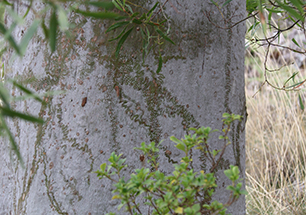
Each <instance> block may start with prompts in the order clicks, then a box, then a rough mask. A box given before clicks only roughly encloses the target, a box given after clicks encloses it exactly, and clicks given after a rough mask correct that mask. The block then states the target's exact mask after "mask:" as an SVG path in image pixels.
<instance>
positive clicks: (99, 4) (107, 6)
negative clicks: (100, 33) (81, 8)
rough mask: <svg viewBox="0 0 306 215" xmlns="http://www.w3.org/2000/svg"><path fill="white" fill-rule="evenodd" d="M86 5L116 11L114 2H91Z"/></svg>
mask: <svg viewBox="0 0 306 215" xmlns="http://www.w3.org/2000/svg"><path fill="white" fill-rule="evenodd" d="M86 4H89V5H92V6H95V7H102V8H104V9H106V10H112V9H114V4H113V3H112V2H98V1H91V2H86Z"/></svg>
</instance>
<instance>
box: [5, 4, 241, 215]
mask: <svg viewBox="0 0 306 215" xmlns="http://www.w3.org/2000/svg"><path fill="white" fill-rule="evenodd" d="M205 11H206V12H210V15H211V18H212V19H211V21H208V19H207V18H206V17H205V15H204V12H205ZM165 13H166V14H167V15H168V16H169V17H170V22H171V32H172V34H171V37H172V39H173V40H174V41H175V43H176V45H170V44H167V43H166V44H164V47H163V62H164V64H163V68H162V70H161V72H160V73H159V74H156V72H155V71H156V69H157V62H158V60H157V59H158V54H156V55H155V54H154V52H153V53H152V54H151V55H150V56H148V57H147V59H146V62H145V64H142V57H141V56H142V53H141V52H140V50H141V46H140V45H141V42H140V40H139V39H140V35H138V34H139V33H137V32H136V31H135V32H133V33H132V34H131V36H130V37H129V38H128V39H127V42H126V44H125V45H124V48H123V50H122V51H121V52H120V57H119V58H118V59H116V58H115V57H114V51H115V46H116V44H115V43H109V42H107V40H108V39H109V37H110V36H111V35H106V34H105V33H104V32H105V30H106V29H107V27H108V26H109V24H110V23H111V22H106V21H101V20H93V19H85V18H83V17H80V16H78V15H75V14H71V17H70V19H71V21H73V22H75V24H76V28H75V29H74V31H73V32H72V34H73V35H74V37H73V38H66V37H64V36H62V37H59V38H58V39H59V44H58V48H57V51H56V53H54V54H52V55H51V54H50V52H49V51H48V44H46V42H44V41H43V39H42V37H41V36H40V35H37V36H36V37H35V39H33V40H32V41H31V42H30V46H29V49H28V51H27V53H26V56H25V57H24V58H23V59H16V60H14V61H13V62H10V61H9V60H8V59H9V56H7V60H6V75H7V76H8V77H15V78H16V79H17V80H19V81H21V82H23V83H24V84H27V86H28V87H31V88H32V89H33V90H35V91H36V92H38V93H41V92H46V91H49V90H51V91H55V90H65V91H66V93H65V94H61V95H57V96H53V97H51V96H50V97H46V98H45V101H46V102H47V104H46V105H41V104H39V103H37V102H35V101H25V102H24V101H23V102H16V103H14V104H13V105H14V107H15V108H16V109H17V110H20V111H26V112H29V113H32V114H34V115H37V113H39V116H41V117H43V118H44V119H45V121H46V123H45V124H44V125H33V124H30V123H26V122H23V121H18V120H15V121H12V122H11V128H12V131H13V133H14V135H15V137H16V141H17V142H18V143H19V146H20V151H21V153H22V156H23V158H24V160H25V169H22V168H21V167H20V165H19V164H18V162H17V163H16V160H14V157H13V159H11V158H10V156H9V153H8V147H7V145H8V144H1V148H0V150H1V152H2V153H1V154H2V165H1V166H2V167H1V170H0V174H1V176H2V177H1V180H0V181H1V185H2V189H1V192H0V199H1V201H0V214H28V215H30V214H31V215H35V214H69V215H70V214H105V213H106V212H109V211H113V212H116V211H117V209H116V204H117V203H118V202H117V201H115V200H113V201H111V200H110V199H111V190H112V184H111V183H110V182H109V181H107V180H98V178H97V177H96V174H94V173H92V172H93V171H95V170H97V169H98V167H99V166H100V164H101V163H104V162H107V159H108V158H109V155H110V154H111V152H113V151H116V152H117V153H122V154H123V156H124V157H126V158H127V163H128V164H129V165H130V166H131V169H129V170H128V171H127V174H130V173H132V172H133V170H134V169H135V168H141V167H142V165H143V163H142V162H141V161H140V159H139V156H140V155H141V154H140V153H138V152H137V151H135V150H133V148H134V147H138V146H140V143H141V142H143V141H145V142H147V143H148V142H150V141H155V142H159V141H161V140H163V139H165V141H164V142H163V143H162V144H161V155H160V156H161V158H160V163H161V168H162V170H163V171H165V172H169V171H171V169H170V167H171V165H172V164H173V163H174V162H179V158H180V156H181V154H180V153H179V152H178V151H177V150H176V149H175V147H174V146H173V145H174V144H173V143H171V141H170V140H169V137H170V136H171V135H174V136H176V137H178V138H181V137H183V135H184V134H186V132H187V131H188V128H189V127H197V126H210V127H212V128H217V129H221V126H222V122H221V117H222V114H223V113H224V112H228V113H235V114H240V115H242V116H245V118H244V121H242V122H240V123H235V125H234V126H233V127H232V132H231V134H230V138H231V142H232V144H231V145H230V146H229V147H228V148H227V150H226V152H225V156H224V160H223V161H222V162H221V165H220V166H219V167H218V172H217V173H216V176H217V183H218V186H219V187H220V188H219V189H218V190H217V193H216V196H215V198H216V199H218V200H220V201H223V202H224V201H226V200H227V198H228V195H229V193H228V191H224V189H225V187H226V186H227V185H229V184H230V181H229V180H227V179H226V177H225V176H224V174H223V171H224V170H225V169H227V168H229V165H230V164H233V165H238V166H239V168H240V171H241V173H242V174H241V177H244V170H245V153H244V128H245V119H246V109H245V95H244V34H245V26H244V24H243V23H241V24H239V25H237V26H235V27H234V28H231V29H221V28H217V27H216V26H215V25H214V24H217V25H219V26H223V27H229V26H231V25H232V24H234V23H235V22H237V21H239V20H241V19H242V18H243V17H244V14H245V1H238V0H236V1H235V0H234V1H232V2H231V3H230V4H228V5H227V6H226V7H225V8H224V9H223V10H222V13H223V16H224V18H225V19H226V20H227V22H224V19H223V18H222V15H221V14H220V12H219V11H218V9H217V8H216V7H215V6H214V5H213V4H212V3H211V2H210V1H203V0H194V1H171V2H169V3H168V4H166V10H165ZM22 30H24V29H19V32H16V36H17V37H18V36H20V34H21V31H22ZM14 93H15V94H16V95H19V94H20V92H18V91H16V90H14ZM221 145H222V144H221V143H220V142H219V141H218V135H217V134H216V135H215V136H213V138H212V139H211V146H212V148H213V149H214V148H215V149H217V148H220V147H221ZM166 150H170V151H171V152H172V153H171V155H169V154H168V153H165V152H166ZM193 156H194V162H193V167H194V168H196V169H199V168H202V169H205V170H208V169H209V167H210V164H209V163H208V162H207V161H206V160H205V159H204V158H203V156H201V154H200V153H197V152H195V153H194V155H193ZM229 212H231V213H232V214H235V215H239V214H245V200H244V198H243V197H242V198H240V200H239V201H238V202H237V203H235V204H234V205H233V206H232V207H231V208H230V211H229ZM119 214H120V213H119Z"/></svg>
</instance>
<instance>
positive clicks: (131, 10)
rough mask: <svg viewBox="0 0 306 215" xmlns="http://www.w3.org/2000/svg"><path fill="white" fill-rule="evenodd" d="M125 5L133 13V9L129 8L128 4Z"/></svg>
mask: <svg viewBox="0 0 306 215" xmlns="http://www.w3.org/2000/svg"><path fill="white" fill-rule="evenodd" d="M125 6H126V7H127V8H128V9H129V11H130V13H131V14H134V11H133V9H132V8H131V6H130V5H125Z"/></svg>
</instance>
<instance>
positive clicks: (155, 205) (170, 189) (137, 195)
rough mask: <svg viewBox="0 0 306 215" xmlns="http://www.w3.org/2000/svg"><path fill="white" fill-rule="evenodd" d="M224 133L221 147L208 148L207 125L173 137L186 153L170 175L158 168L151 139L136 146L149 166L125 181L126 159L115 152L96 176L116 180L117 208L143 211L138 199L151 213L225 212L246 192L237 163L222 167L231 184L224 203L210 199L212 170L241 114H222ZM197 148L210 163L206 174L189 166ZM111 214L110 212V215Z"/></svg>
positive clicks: (155, 148) (212, 190)
mask: <svg viewBox="0 0 306 215" xmlns="http://www.w3.org/2000/svg"><path fill="white" fill-rule="evenodd" d="M223 117H224V119H223V124H224V126H223V130H222V132H223V134H222V135H220V137H219V139H220V140H222V141H224V145H223V148H222V149H221V150H213V151H210V150H209V146H208V143H207V140H208V139H209V135H210V134H211V133H212V132H216V131H218V130H212V129H211V128H210V127H206V128H205V127H201V128H199V129H195V128H191V129H190V130H192V131H194V134H190V135H185V138H184V139H182V140H179V139H177V138H175V137H174V136H172V137H171V138H170V139H171V140H172V141H173V142H174V143H176V146H175V147H176V148H177V149H179V150H181V151H183V152H184V153H185V156H184V157H182V159H181V163H180V164H174V165H173V168H174V171H173V172H172V174H170V175H165V174H164V173H162V172H161V171H160V170H159V163H158V162H157V161H158V156H159V155H158V152H159V149H158V146H156V144H155V143H154V142H152V143H150V144H148V145H146V144H145V143H144V142H143V143H142V144H141V147H139V148H136V149H137V150H140V151H142V153H143V154H144V155H145V156H146V157H147V158H148V159H147V160H148V163H150V164H151V167H152V168H151V170H150V169H149V168H142V169H136V170H135V173H133V174H131V175H130V179H128V180H126V179H125V178H124V177H123V176H122V175H121V171H122V170H124V168H126V167H127V165H125V164H124V163H125V159H121V158H120V157H121V155H116V154H115V153H114V152H113V153H112V154H111V156H110V158H109V159H108V160H109V162H110V165H107V164H106V163H103V164H101V166H100V169H99V170H97V171H96V172H95V173H97V176H98V177H99V178H100V179H102V178H108V179H109V180H111V181H113V182H115V185H114V186H115V189H114V191H113V192H114V193H115V195H114V196H113V198H112V199H120V200H121V204H120V205H119V206H118V210H120V209H121V208H122V207H123V206H125V211H126V212H128V213H129V214H133V215H134V214H145V213H143V212H142V211H141V209H142V208H143V207H142V205H141V204H140V202H141V201H140V200H143V202H144V203H142V204H145V205H149V206H150V208H151V209H152V210H151V214H185V215H200V214H226V210H227V207H229V206H230V205H231V204H233V203H234V202H235V201H237V200H238V198H239V196H240V195H242V194H246V191H245V190H242V189H241V188H242V183H241V182H239V181H240V179H239V169H238V167H237V166H232V165H231V166H230V169H228V170H225V171H224V173H225V175H226V176H227V177H228V178H229V179H230V180H231V181H232V185H230V186H228V187H227V188H226V189H227V190H230V196H229V200H228V202H227V203H226V204H222V203H220V202H218V201H212V195H213V194H214V191H215V188H216V187H217V185H216V178H215V177H214V171H216V167H217V166H218V164H219V162H220V160H221V158H222V156H223V154H224V151H225V148H226V147H227V146H228V145H229V144H230V142H229V141H228V132H229V130H230V125H231V123H232V122H233V121H234V120H240V118H241V117H240V116H238V115H234V114H227V113H225V114H223ZM193 148H195V149H198V150H201V151H203V152H204V154H205V156H206V157H207V158H208V159H209V160H210V161H211V162H212V167H211V168H210V172H209V173H205V172H204V171H203V170H201V171H199V172H197V171H195V170H193V169H191V168H190V162H191V161H192V159H191V156H190V150H191V149H193ZM146 212H147V211H146ZM113 214H114V213H110V215H113Z"/></svg>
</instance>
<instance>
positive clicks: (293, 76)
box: [283, 72, 299, 86]
mask: <svg viewBox="0 0 306 215" xmlns="http://www.w3.org/2000/svg"><path fill="white" fill-rule="evenodd" d="M297 74H299V72H294V73H293V75H291V76H290V77H289V78H288V79H287V80H286V81H285V82H284V85H283V86H285V85H286V84H287V83H288V82H289V81H290V80H291V79H292V80H294V78H295V76H296V75H297Z"/></svg>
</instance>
